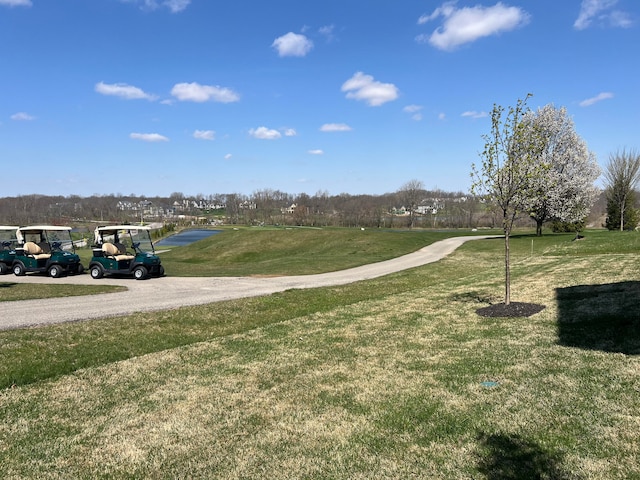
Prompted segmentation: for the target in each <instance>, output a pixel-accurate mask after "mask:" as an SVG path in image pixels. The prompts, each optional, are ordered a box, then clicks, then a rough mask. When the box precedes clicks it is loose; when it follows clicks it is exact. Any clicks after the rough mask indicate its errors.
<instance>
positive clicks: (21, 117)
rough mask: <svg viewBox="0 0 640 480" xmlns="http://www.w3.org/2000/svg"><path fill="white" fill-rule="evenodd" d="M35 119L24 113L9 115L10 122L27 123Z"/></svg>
mask: <svg viewBox="0 0 640 480" xmlns="http://www.w3.org/2000/svg"><path fill="white" fill-rule="evenodd" d="M35 119H36V117H34V116H33V115H29V114H28V113H26V112H18V113H14V114H13V115H11V120H17V121H29V120H35Z"/></svg>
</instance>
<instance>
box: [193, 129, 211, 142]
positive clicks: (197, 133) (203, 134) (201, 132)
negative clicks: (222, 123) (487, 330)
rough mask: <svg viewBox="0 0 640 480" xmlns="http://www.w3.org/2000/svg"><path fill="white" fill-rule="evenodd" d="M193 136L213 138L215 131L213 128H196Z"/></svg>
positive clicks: (205, 138)
mask: <svg viewBox="0 0 640 480" xmlns="http://www.w3.org/2000/svg"><path fill="white" fill-rule="evenodd" d="M193 138H197V139H198V140H215V139H216V132H214V131H213V130H196V131H195V132H193Z"/></svg>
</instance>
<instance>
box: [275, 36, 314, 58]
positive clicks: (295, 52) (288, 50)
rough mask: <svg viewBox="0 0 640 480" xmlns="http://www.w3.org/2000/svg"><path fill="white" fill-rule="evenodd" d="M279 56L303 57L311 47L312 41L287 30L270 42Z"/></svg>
mask: <svg viewBox="0 0 640 480" xmlns="http://www.w3.org/2000/svg"><path fill="white" fill-rule="evenodd" d="M271 46H272V47H273V48H275V49H276V50H277V51H278V55H279V56H281V57H304V56H305V55H306V54H307V53H309V52H310V51H311V49H312V48H313V42H312V41H311V40H309V39H308V38H307V37H306V36H304V35H301V34H299V33H293V32H289V33H287V34H285V35H282V36H281V37H278V38H276V39H275V40H274V41H273V43H272V44H271Z"/></svg>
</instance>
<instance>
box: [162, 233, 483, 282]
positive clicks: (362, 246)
mask: <svg viewBox="0 0 640 480" xmlns="http://www.w3.org/2000/svg"><path fill="white" fill-rule="evenodd" d="M453 235H471V232H470V231H468V230H460V231H458V232H456V231H449V232H433V231H429V230H411V231H407V230H375V229H372V230H370V229H366V230H360V229H356V228H323V229H310V228H258V227H255V228H251V227H243V228H238V229H231V228H227V229H225V230H224V231H223V232H222V233H218V234H216V235H213V236H211V237H209V238H207V239H204V240H200V241H198V242H196V243H193V244H192V245H189V246H186V247H167V248H170V251H168V252H165V253H162V254H161V257H160V258H161V259H162V264H163V265H164V267H165V270H166V271H167V274H168V275H175V276H209V277H219V276H250V275H307V274H313V273H323V272H330V271H335V270H342V269H345V268H350V267H356V266H359V265H364V264H367V263H373V262H379V261H382V260H388V259H390V258H394V257H398V256H400V255H404V254H406V253H411V252H414V251H416V250H418V249H420V248H422V247H424V246H426V245H429V244H430V243H433V242H435V241H438V240H442V239H444V238H448V237H451V236H453Z"/></svg>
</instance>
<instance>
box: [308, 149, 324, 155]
mask: <svg viewBox="0 0 640 480" xmlns="http://www.w3.org/2000/svg"><path fill="white" fill-rule="evenodd" d="M308 153H309V154H310V155H324V151H323V150H320V149H319V148H318V149H315V150H309V152H308Z"/></svg>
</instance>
